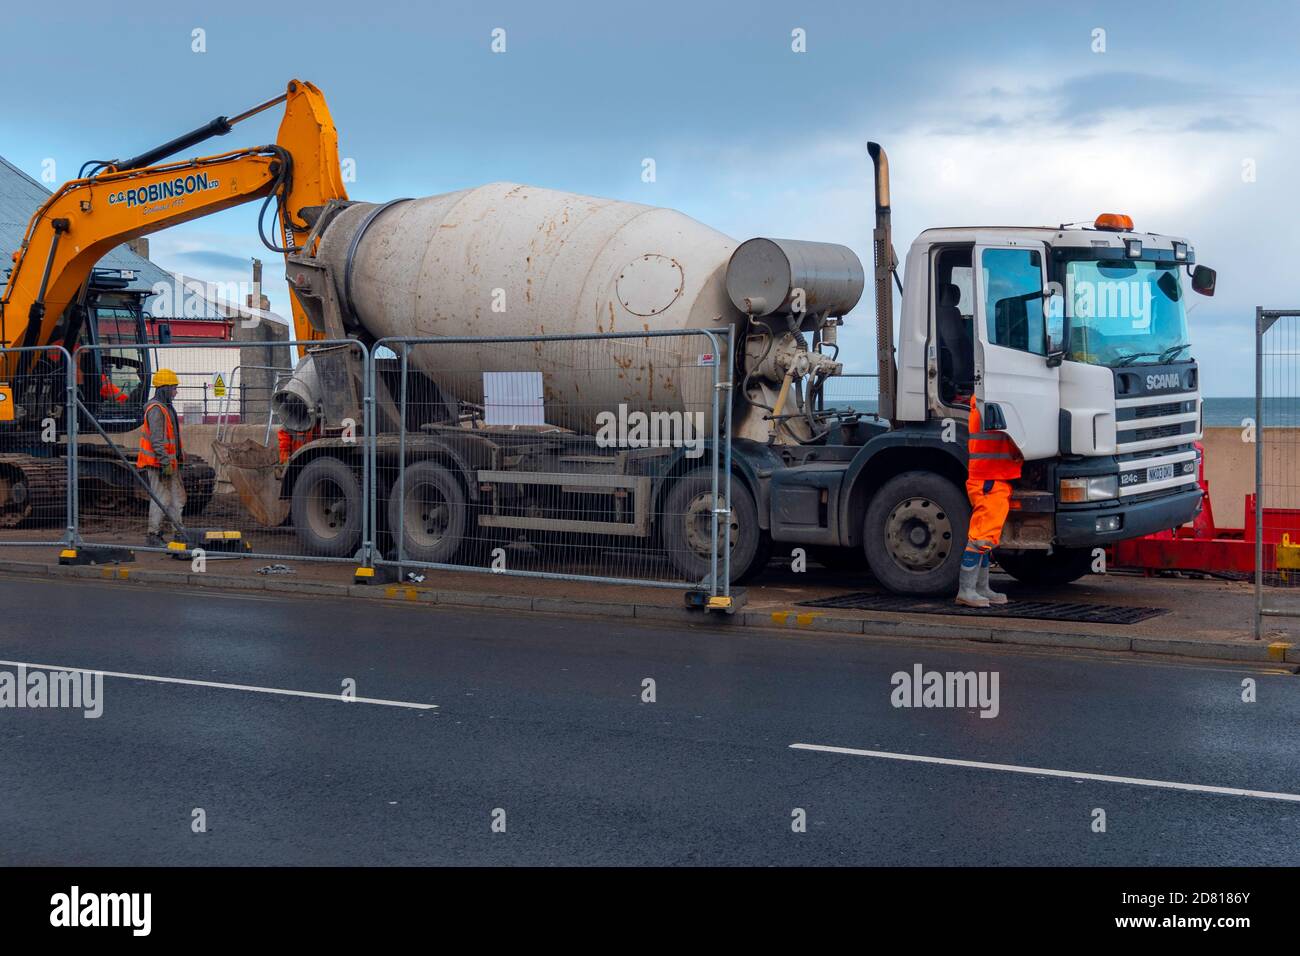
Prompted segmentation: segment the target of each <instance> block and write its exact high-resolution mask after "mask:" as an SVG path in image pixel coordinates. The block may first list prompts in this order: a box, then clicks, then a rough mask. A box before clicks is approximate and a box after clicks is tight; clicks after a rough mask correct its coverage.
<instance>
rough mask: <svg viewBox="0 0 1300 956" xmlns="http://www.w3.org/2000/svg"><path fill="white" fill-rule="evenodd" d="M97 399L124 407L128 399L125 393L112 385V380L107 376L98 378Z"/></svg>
mask: <svg viewBox="0 0 1300 956" xmlns="http://www.w3.org/2000/svg"><path fill="white" fill-rule="evenodd" d="M99 397H100V398H104V399H108V400H109V401H114V402H117V404H119V405H125V404H126V403H127V399H128V396H127V394H126V392H124V391H122V390H121V389H120V388H118V387H117V386H116V385H115V384H113V380H112V379H111V378H109V377H108V376H107V375H101V376H100V377H99Z"/></svg>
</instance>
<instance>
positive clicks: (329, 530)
mask: <svg viewBox="0 0 1300 956" xmlns="http://www.w3.org/2000/svg"><path fill="white" fill-rule="evenodd" d="M364 507H365V503H364V502H363V501H362V499H361V481H360V479H359V478H358V477H357V473H356V472H355V471H353V470H352V469H351V468H350V467H348V465H346V464H345V463H343V462H341V461H339V460H338V459H337V458H330V457H329V456H323V457H321V458H315V459H313V460H312V461H310V462H309V463H308V464H307V465H306V466H305V467H304V468H303V470H302V473H301V474H299V475H298V480H297V481H296V482H295V483H294V486H293V499H292V502H291V504H290V514H291V515H292V516H293V526H294V530H295V531H297V533H298V540H299V541H300V542H301V543H302V546H303V548H304V550H305V551H306V552H307V554H309V555H315V556H319V557H325V558H346V557H347V556H349V555H351V554H354V553H355V552H356V550H357V547H358V545H360V544H361V509H362V508H364Z"/></svg>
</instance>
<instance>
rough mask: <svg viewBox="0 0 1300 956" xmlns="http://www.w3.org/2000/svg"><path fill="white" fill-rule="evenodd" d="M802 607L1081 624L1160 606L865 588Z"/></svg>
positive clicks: (1122, 620)
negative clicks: (1000, 599)
mask: <svg viewBox="0 0 1300 956" xmlns="http://www.w3.org/2000/svg"><path fill="white" fill-rule="evenodd" d="M800 606H801V607H832V608H841V609H845V610H853V611H894V612H897V613H899V614H962V615H969V616H971V617H1020V618H1026V617H1027V618H1033V619H1035V620H1039V621H1076V622H1079V623H1082V624H1137V623H1138V622H1139V621H1145V620H1147V619H1149V618H1153V617H1157V616H1158V615H1161V614H1168V613H1169V610H1168V608H1163V607H1127V606H1118V607H1117V606H1114V605H1110V604H1070V603H1066V602H1062V601H1016V600H1012V601H1011V603H1010V604H1005V605H1003V606H1001V607H990V608H974V607H958V606H957V605H956V604H953V603H952V601H950V600H939V599H926V598H912V597H901V596H899V595H897V594H872V593H870V592H868V591H862V592H858V593H856V594H842V595H840V596H839V597H830V598H822V599H821V600H820V601H801V602H800Z"/></svg>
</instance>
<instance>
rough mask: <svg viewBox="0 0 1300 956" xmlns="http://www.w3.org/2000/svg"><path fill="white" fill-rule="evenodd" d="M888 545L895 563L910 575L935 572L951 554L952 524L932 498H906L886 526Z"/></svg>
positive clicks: (894, 509) (891, 512) (890, 514)
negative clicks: (911, 573)
mask: <svg viewBox="0 0 1300 956" xmlns="http://www.w3.org/2000/svg"><path fill="white" fill-rule="evenodd" d="M885 541H886V543H887V545H888V547H889V555H890V557H891V558H893V559H894V562H895V563H896V564H898V565H899V566H900V567H902V568H905V569H907V570H908V571H914V572H923V571H932V570H934V569H935V568H937V567H939V565H941V564H943V562H944V560H945V559H946V558H947V557H948V554H949V552H951V550H952V522H951V521H950V520H949V518H948V514H947V512H945V511H944V510H943V509H942V508H941V507H940V506H939V503H938V502H936V501H934V500H933V499H931V498H920V497H918V498H904V499H903V500H902V501H900V502H899V503H898V504H896V505H895V506H894V508H893V510H892V511H890V513H889V518H888V520H887V521H886V522H885Z"/></svg>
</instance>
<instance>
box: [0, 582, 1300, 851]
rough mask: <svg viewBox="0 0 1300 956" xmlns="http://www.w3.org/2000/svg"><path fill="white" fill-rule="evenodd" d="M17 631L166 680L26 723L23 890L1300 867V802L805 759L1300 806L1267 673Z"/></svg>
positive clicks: (180, 628) (636, 627) (1, 840)
mask: <svg viewBox="0 0 1300 956" xmlns="http://www.w3.org/2000/svg"><path fill="white" fill-rule="evenodd" d="M0 608H3V609H4V612H3V626H0V659H3V661H4V663H0V672H4V671H10V672H15V673H16V665H17V664H18V663H28V664H43V665H58V666H60V667H76V668H90V669H98V670H102V671H109V672H117V673H122V674H130V675H139V676H135V677H127V676H117V677H111V676H110V677H106V678H105V680H104V690H103V714H102V716H101V717H99V718H98V719H86V718H85V717H83V716H82V713H81V712H80V711H76V710H71V709H64V710H53V709H26V708H25V709H13V708H6V709H0V767H3V772H2V773H0V863H4V864H54V863H58V864H104V865H118V864H190V865H222V864H294V863H316V864H505V863H518V864H614V865H619V864H1037V865H1046V864H1082V865H1095V864H1103V865H1104V864H1137V865H1141V864H1166V865H1169V864H1201V865H1225V864H1243V865H1256V864H1290V865H1296V864H1300V841H1298V840H1297V838H1296V832H1297V828H1298V825H1300V802H1296V801H1295V800H1285V799H1275V798H1268V797H1265V796H1257V795H1252V796H1242V795H1231V794H1221V793H1217V792H1212V791H1206V790H1199V789H1193V790H1183V789H1171V788H1169V787H1164V786H1154V785H1151V784H1142V783H1133V782H1123V781H1122V780H1112V779H1101V780H1098V779H1082V780H1081V779H1073V778H1070V777H1068V776H1048V775H1042V774H1035V773H1022V772H1015V771H1012V770H1006V769H996V768H988V767H983V766H965V765H952V764H945V763H920V762H910V761H903V760H900V759H895V758H892V757H881V756H862V755H857V754H841V753H833V752H824V751H813V750H800V749H792V748H791V745H792V744H796V743H804V744H814V745H825V746H831V747H841V748H850V749H856V750H868V751H873V752H882V753H887V754H895V755H920V756H926V757H934V758H942V759H952V760H964V761H974V762H979V763H988V764H997V765H1006V766H1012V767H1021V768H1025V767H1028V768H1038V769H1050V770H1058V771H1066V772H1075V773H1088V774H1096V775H1102V776H1104V777H1107V778H1112V777H1117V778H1125V779H1127V778H1140V779H1143V780H1148V781H1162V782H1171V783H1179V784H1191V785H1194V786H1199V787H1229V788H1241V789H1247V790H1252V791H1265V792H1270V793H1277V794H1284V795H1300V760H1297V759H1296V754H1297V752H1300V693H1298V691H1300V677H1296V676H1293V675H1289V674H1284V673H1280V672H1277V671H1273V670H1270V669H1268V668H1264V667H1254V668H1246V667H1241V668H1234V667H1230V666H1197V665H1189V664H1182V663H1177V664H1175V663H1161V662H1153V661H1140V660H1135V659H1133V658H1123V657H1104V656H1099V655H1093V656H1087V655H1078V654H1074V655H1066V654H1057V653H1030V652H1015V651H1007V650H999V649H997V648H979V649H971V648H969V647H953V646H945V645H941V644H933V645H928V646H927V645H926V644H925V643H924V642H922V641H916V640H913V641H907V642H901V641H899V642H885V641H869V640H863V639H862V638H837V637H834V636H825V635H822V636H809V635H805V634H799V635H793V634H775V633H773V634H770V635H768V634H764V633H762V632H756V631H754V630H752V629H746V630H745V631H744V632H739V633H733V634H718V633H713V632H706V631H704V630H701V629H697V628H691V627H685V628H683V627H667V626H646V625H644V624H622V623H613V622H609V621H593V620H581V619H572V620H569V619H564V618H559V617H548V616H540V615H520V614H516V613H508V612H492V611H483V612H475V611H469V610H449V609H438V608H433V607H429V606H419V605H405V604H401V603H393V604H386V603H385V604H379V603H375V602H364V603H363V602H347V601H340V600H334V599H329V600H311V599H300V598H288V597H281V596H274V597H272V596H269V595H248V594H229V595H223V594H219V593H211V592H207V591H203V592H199V591H194V592H189V591H181V590H166V589H152V590H151V589H146V588H144V587H139V586H134V585H125V584H110V583H99V582H82V581H75V582H74V581H69V580H59V581H50V580H39V579H20V578H0ZM918 663H919V664H921V665H923V667H924V668H925V669H926V670H930V669H935V670H939V671H948V670H952V671H977V672H979V671H985V672H989V673H993V672H996V674H997V676H998V690H999V693H998V715H997V716H996V717H994V718H991V719H990V718H981V717H980V716H979V714H978V711H977V710H976V709H972V708H930V709H906V708H897V707H894V706H892V704H891V692H892V691H893V687H892V685H891V675H893V674H894V673H895V672H898V671H905V672H909V673H910V672H911V671H912V670H913V667H914V665H916V664H918ZM144 677H151V678H167V679H185V680H190V681H201V682H213V683H220V684H237V685H248V686H249V687H256V688H262V690H257V691H255V690H248V689H232V688H228V687H214V686H207V685H206V684H184V683H172V682H168V681H160V680H145V679H142V678H144ZM647 678H649V679H651V680H653V681H654V691H655V698H656V699H655V702H653V703H647V702H644V701H643V700H642V695H643V692H644V691H643V687H644V684H643V682H644V681H645V680H646V679H647ZM1247 678H1250V679H1253V680H1255V681H1256V682H1257V696H1258V700H1257V702H1255V703H1243V702H1242V700H1241V694H1242V681H1243V680H1245V679H1247ZM348 680H351V681H355V693H356V694H357V695H358V696H359V697H362V698H370V699H374V700H380V701H387V702H392V703H367V702H362V701H357V702H348V703H345V702H343V701H342V700H341V699H335V697H334V695H336V694H339V693H340V692H341V690H342V689H343V687H344V681H348ZM283 691H298V692H311V693H315V694H320V695H326V696H316V697H313V696H297V695H294V694H287V693H282V692H283ZM394 704H401V705H408V706H396V705H394ZM428 704H435V705H436V708H435V709H421V707H420V706H409V705H428ZM1297 799H1300V797H1298V798H1297ZM196 808H201V810H202V812H203V815H204V817H205V820H206V832H198V833H196V832H193V827H192V822H193V820H194V818H195V814H194V811H195V810H196ZM1099 809H1100V810H1103V811H1104V813H1105V824H1106V829H1105V832H1094V826H1095V822H1094V821H1095V820H1096V819H1098V817H1097V815H1096V811H1097V810H1099ZM498 810H500V811H504V822H505V832H493V827H492V824H493V820H494V818H495V819H496V820H497V821H498V822H499V821H500V820H501V819H502V814H500V813H497V812H496V811H498ZM797 810H802V811H803V812H804V814H806V832H794V831H793V829H792V823H793V821H794V820H795V818H796V811H797Z"/></svg>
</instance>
